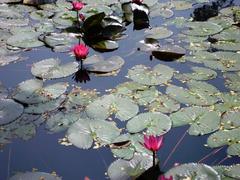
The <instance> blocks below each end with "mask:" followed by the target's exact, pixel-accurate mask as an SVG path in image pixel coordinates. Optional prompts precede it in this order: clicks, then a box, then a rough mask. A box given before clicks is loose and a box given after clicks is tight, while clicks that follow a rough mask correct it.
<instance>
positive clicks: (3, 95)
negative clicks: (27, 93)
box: [0, 81, 8, 99]
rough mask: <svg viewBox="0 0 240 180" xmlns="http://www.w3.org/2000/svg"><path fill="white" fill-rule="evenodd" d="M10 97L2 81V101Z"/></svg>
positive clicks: (0, 91) (0, 83) (0, 89)
mask: <svg viewBox="0 0 240 180" xmlns="http://www.w3.org/2000/svg"><path fill="white" fill-rule="evenodd" d="M7 96H8V90H7V88H5V86H4V85H3V84H2V82H1V81H0V99H3V98H6V97H7Z"/></svg>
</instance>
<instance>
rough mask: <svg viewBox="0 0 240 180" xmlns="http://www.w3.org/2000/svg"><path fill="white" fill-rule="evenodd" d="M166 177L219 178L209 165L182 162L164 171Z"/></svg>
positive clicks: (217, 179) (209, 179)
mask: <svg viewBox="0 0 240 180" xmlns="http://www.w3.org/2000/svg"><path fill="white" fill-rule="evenodd" d="M165 176H166V177H169V176H173V178H174V179H177V178H181V179H182V178H183V179H184V178H189V179H208V180H220V176H219V175H218V173H217V172H216V171H215V170H214V169H213V168H212V167H210V166H208V165H205V164H196V163H189V164H182V165H179V166H176V167H174V168H172V169H170V170H169V171H168V172H167V173H165Z"/></svg>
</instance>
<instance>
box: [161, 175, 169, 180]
mask: <svg viewBox="0 0 240 180" xmlns="http://www.w3.org/2000/svg"><path fill="white" fill-rule="evenodd" d="M158 180H173V177H172V176H170V177H169V178H167V177H166V176H164V175H161V176H160V177H159V178H158Z"/></svg>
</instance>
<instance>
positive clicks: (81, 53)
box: [72, 44, 89, 61]
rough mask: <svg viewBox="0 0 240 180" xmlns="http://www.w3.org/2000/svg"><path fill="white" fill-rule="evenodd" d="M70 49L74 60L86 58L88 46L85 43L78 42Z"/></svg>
mask: <svg viewBox="0 0 240 180" xmlns="http://www.w3.org/2000/svg"><path fill="white" fill-rule="evenodd" d="M72 51H73V53H74V55H75V57H76V60H77V61H82V60H84V59H86V57H87V55H88V53H89V48H88V47H87V46H86V45H85V44H78V45H75V46H74V47H73V48H72Z"/></svg>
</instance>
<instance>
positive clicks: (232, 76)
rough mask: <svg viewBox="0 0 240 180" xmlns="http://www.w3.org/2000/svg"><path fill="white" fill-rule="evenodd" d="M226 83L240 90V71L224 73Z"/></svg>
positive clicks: (232, 88) (231, 88)
mask: <svg viewBox="0 0 240 180" xmlns="http://www.w3.org/2000/svg"><path fill="white" fill-rule="evenodd" d="M223 77H224V78H225V85H226V86H227V87H228V88H229V89H230V90H233V91H240V82H239V79H240V73H224V74H223Z"/></svg>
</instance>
